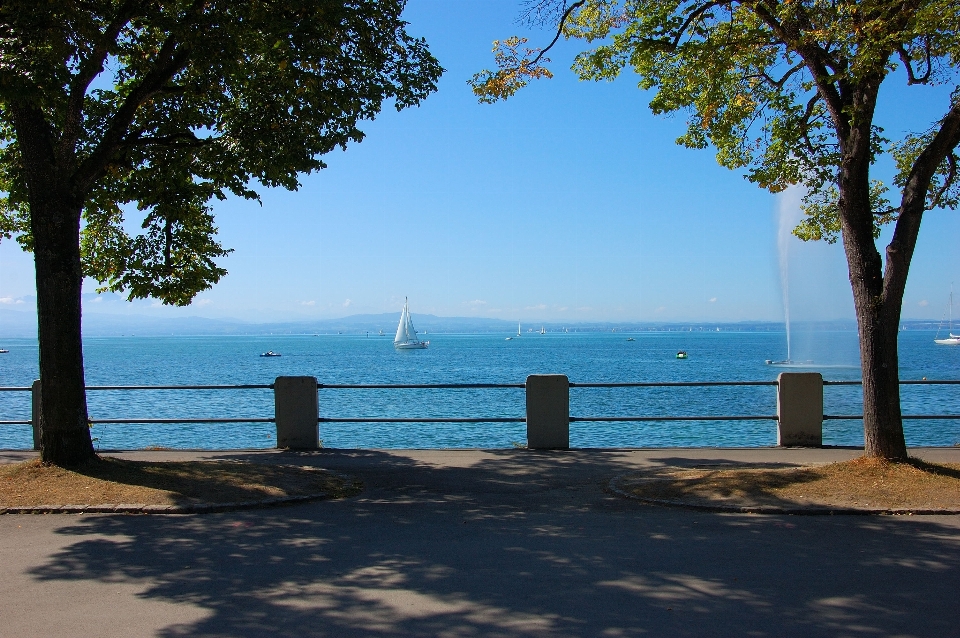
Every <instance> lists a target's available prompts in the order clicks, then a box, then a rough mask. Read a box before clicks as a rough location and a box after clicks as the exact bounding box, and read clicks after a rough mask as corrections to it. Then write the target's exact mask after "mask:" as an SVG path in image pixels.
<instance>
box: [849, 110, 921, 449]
mask: <svg viewBox="0 0 960 638" xmlns="http://www.w3.org/2000/svg"><path fill="white" fill-rule="evenodd" d="M870 112H871V113H872V108H871V109H870ZM863 120H865V121H866V122H868V123H869V121H870V118H863ZM870 135H871V131H870V127H869V124H867V125H866V126H864V125H863V124H862V123H861V124H860V126H856V127H851V129H850V132H849V135H848V137H847V138H846V139H845V140H844V142H845V143H844V144H843V147H844V149H843V160H842V161H841V167H840V180H839V188H840V202H839V208H840V221H841V228H842V231H843V247H844V251H845V252H846V256H847V268H848V269H849V274H850V286H851V288H852V289H853V301H854V307H855V308H856V312H857V330H858V333H859V335H860V368H861V372H862V376H863V439H864V454H865V455H866V456H869V457H879V458H886V459H892V460H905V459H906V458H907V446H906V443H905V441H904V437H903V419H902V417H901V414H900V367H899V365H900V364H899V354H898V352H897V337H898V330H899V327H900V305H901V303H902V301H903V294H902V288H900V289H899V290H896V291H894V292H893V293H892V297H896V298H887V297H886V296H885V293H887V294H890V291H887V290H885V289H884V281H883V261H882V259H881V258H880V253H879V252H878V251H877V246H876V241H875V240H874V238H873V211H872V207H871V203H870ZM904 276H905V275H904Z"/></svg>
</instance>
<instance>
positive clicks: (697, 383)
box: [570, 381, 777, 388]
mask: <svg viewBox="0 0 960 638" xmlns="http://www.w3.org/2000/svg"><path fill="white" fill-rule="evenodd" d="M728 385H730V386H735V385H777V382H776V381H662V382H661V381H640V382H625V383H573V382H571V383H570V387H571V388H659V387H677V386H685V387H709V386H728Z"/></svg>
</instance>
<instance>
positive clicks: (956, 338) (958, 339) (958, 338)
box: [933, 286, 960, 346]
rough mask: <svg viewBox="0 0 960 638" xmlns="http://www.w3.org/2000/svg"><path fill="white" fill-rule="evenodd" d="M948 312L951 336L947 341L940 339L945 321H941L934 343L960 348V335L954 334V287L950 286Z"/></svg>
mask: <svg viewBox="0 0 960 638" xmlns="http://www.w3.org/2000/svg"><path fill="white" fill-rule="evenodd" d="M947 308H948V310H947V312H949V315H950V323H949V326H950V328H949V331H948V332H947V334H948V335H949V336H948V337H947V338H946V339H940V338H939V337H940V328H942V327H943V319H941V320H940V325H939V326H938V327H937V336H936V337H934V338H933V342H934V343H939V344H940V345H944V346H960V335H955V334H953V286H950V302H949V304H948V305H947Z"/></svg>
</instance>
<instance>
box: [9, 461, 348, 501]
mask: <svg viewBox="0 0 960 638" xmlns="http://www.w3.org/2000/svg"><path fill="white" fill-rule="evenodd" d="M358 492H359V487H358V486H357V485H355V484H354V483H353V482H351V481H350V480H349V479H346V478H344V477H341V476H338V475H335V474H332V473H330V472H326V471H324V470H320V469H316V468H309V467H296V466H290V465H261V464H256V463H243V462H236V461H172V462H151V461H129V460H124V459H117V458H110V457H101V458H97V459H94V460H92V461H89V462H87V463H85V464H84V465H82V466H79V467H76V468H70V469H65V468H61V467H57V466H55V465H46V464H44V463H41V462H40V461H39V460H36V459H35V460H31V461H26V462H24V463H17V464H15V465H0V507H34V506H41V505H107V504H137V505H196V504H220V503H240V502H249V501H261V500H265V499H272V498H283V497H291V496H306V495H314V494H325V495H327V496H329V497H331V498H341V497H345V496H352V495H354V494H356V493H358Z"/></svg>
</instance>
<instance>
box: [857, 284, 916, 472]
mask: <svg viewBox="0 0 960 638" xmlns="http://www.w3.org/2000/svg"><path fill="white" fill-rule="evenodd" d="M859 288H860V289H859V290H858V287H857V286H854V293H853V296H854V303H855V305H856V309H857V328H858V330H859V333H860V368H861V373H862V376H863V443H864V450H863V451H864V455H865V456H869V457H876V458H885V459H891V460H898V461H902V460H906V458H907V444H906V441H905V439H904V436H903V418H902V416H901V413H900V360H899V353H898V351H897V337H898V334H899V333H898V329H899V324H900V318H899V314H900V313H899V309H900V303H901V301H900V300H894V299H881V298H876V297H874V296H873V295H872V294H870V293H869V292H868V291H867V290H865V289H864V288H865V287H864V286H860V287H859ZM894 306H895V307H896V312H895V313H892V312H891V310H893V307H894ZM891 314H896V316H895V317H890V316H889V315H891Z"/></svg>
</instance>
